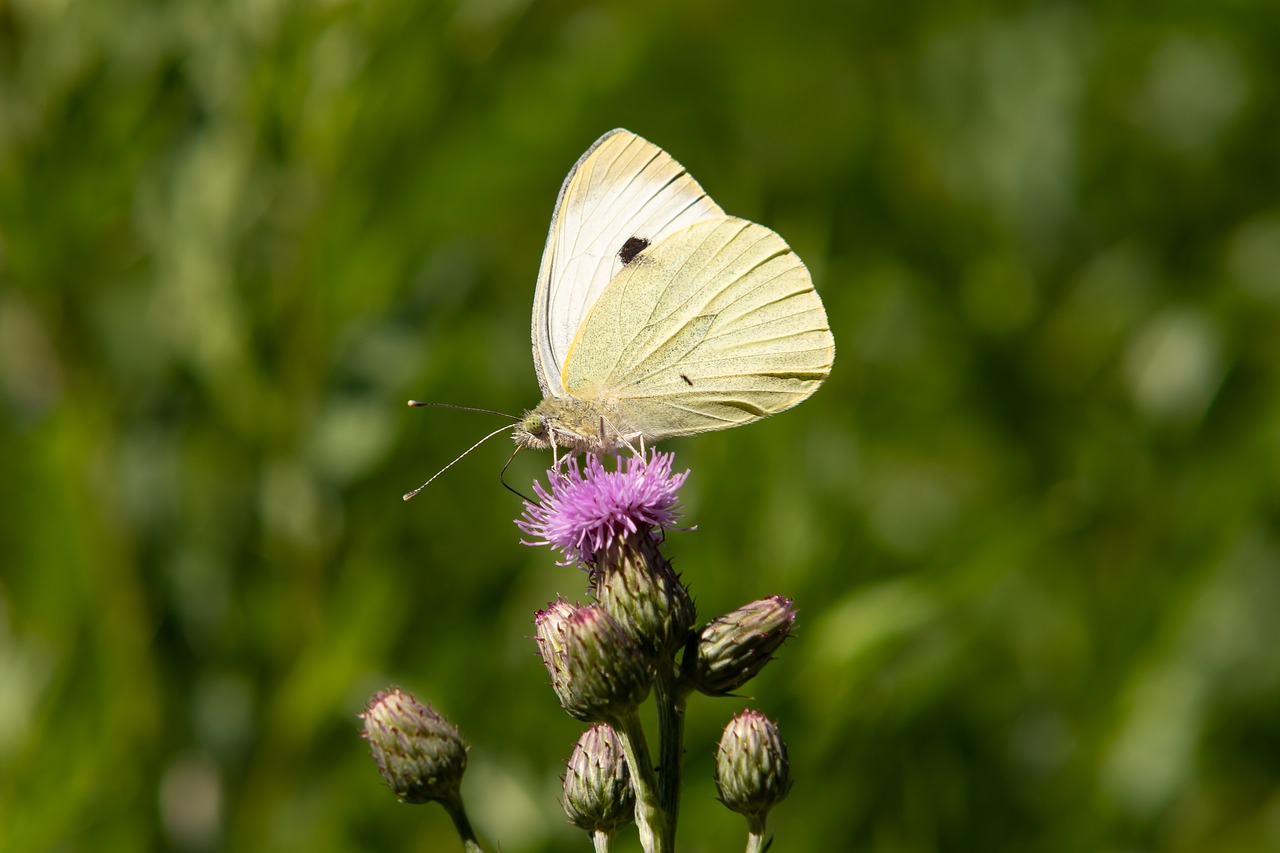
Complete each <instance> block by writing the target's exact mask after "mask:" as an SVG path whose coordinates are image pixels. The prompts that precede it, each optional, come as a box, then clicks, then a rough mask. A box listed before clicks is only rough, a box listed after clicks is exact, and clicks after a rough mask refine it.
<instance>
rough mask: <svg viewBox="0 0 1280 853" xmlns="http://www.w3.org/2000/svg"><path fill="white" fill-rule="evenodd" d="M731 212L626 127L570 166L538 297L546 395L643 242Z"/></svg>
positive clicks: (538, 363) (536, 342)
mask: <svg viewBox="0 0 1280 853" xmlns="http://www.w3.org/2000/svg"><path fill="white" fill-rule="evenodd" d="M723 215H724V212H723V211H722V210H721V209H720V208H719V207H718V206H717V205H716V203H715V202H713V201H712V200H711V199H710V198H708V197H707V194H706V193H704V192H703V191H702V187H700V186H698V182H697V181H695V180H694V179H693V178H692V177H690V176H689V173H688V172H686V171H685V170H684V167H683V166H681V165H680V164H679V163H677V162H676V161H675V160H673V159H672V158H671V157H670V155H668V154H667V153H666V152H665V151H663V150H662V149H661V148H659V147H657V146H656V145H654V144H652V143H650V142H647V141H646V140H644V139H641V138H640V137H639V136H636V135H635V134H634V133H631V132H630V131H626V130H621V129H619V130H611V131H609V132H608V133H606V134H605V135H604V136H602V137H600V138H599V139H597V140H596V142H595V144H593V145H592V146H591V148H589V149H588V150H587V152H586V153H585V154H583V155H582V157H581V158H579V160H578V162H577V163H576V164H574V167H573V169H571V170H570V172H569V175H568V177H566V178H565V181H564V184H563V185H562V186H561V187H560V195H559V197H558V198H557V199H556V208H555V213H554V214H553V215H552V218H551V231H550V233H549V234H548V235H547V245H546V248H545V249H544V250H543V253H542V265H541V267H540V268H539V270H538V287H537V290H536V291H535V292H534V297H533V360H534V366H535V367H536V368H537V373H538V384H539V385H540V386H541V387H542V393H543V395H544V396H545V397H563V396H565V394H566V389H565V388H564V385H563V383H562V380H561V373H562V368H563V365H564V363H565V358H566V357H567V355H568V352H569V347H570V345H571V344H572V342H573V339H574V336H575V335H576V334H577V333H578V329H579V327H580V326H581V325H582V322H583V319H584V318H585V317H586V315H587V312H589V311H590V310H591V306H592V305H593V304H594V303H595V301H596V299H597V297H599V295H600V293H601V292H602V291H604V289H605V288H606V287H607V286H608V284H609V282H610V281H612V280H613V278H614V277H615V276H616V275H617V274H618V273H619V272H620V271H621V270H622V269H623V268H624V267H625V266H626V262H625V261H624V259H626V260H630V259H631V257H632V256H633V255H634V254H635V253H636V252H638V251H640V250H641V248H643V247H646V246H649V245H653V244H656V243H658V242H659V241H661V240H662V239H663V238H665V237H667V236H668V235H670V234H672V233H675V232H677V231H680V230H681V229H684V228H686V227H688V226H690V225H692V224H694V223H695V222H699V221H702V220H705V219H708V218H718V217H721V216H723Z"/></svg>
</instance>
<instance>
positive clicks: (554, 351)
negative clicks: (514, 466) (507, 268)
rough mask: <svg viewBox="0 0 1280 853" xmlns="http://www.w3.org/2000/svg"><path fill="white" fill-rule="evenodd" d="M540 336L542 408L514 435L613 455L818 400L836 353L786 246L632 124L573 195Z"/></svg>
mask: <svg viewBox="0 0 1280 853" xmlns="http://www.w3.org/2000/svg"><path fill="white" fill-rule="evenodd" d="M532 331H533V361H534V366H535V368H536V370H537V374H538V384H539V386H541V388H542V395H543V400H542V402H541V403H540V404H539V405H538V406H537V407H536V408H534V409H532V410H531V411H529V412H526V413H525V415H524V417H523V418H522V419H521V420H520V422H519V423H518V424H517V425H516V427H515V431H514V433H513V438H514V439H515V442H516V444H517V445H519V446H520V447H530V448H538V449H545V448H553V449H554V448H556V447H564V448H568V449H570V450H571V451H586V452H592V453H602V452H612V451H615V450H618V449H619V448H621V447H630V448H633V449H634V448H635V446H636V444H637V443H638V444H639V445H640V446H641V448H643V446H644V445H645V444H646V443H648V444H652V443H655V442H658V441H661V440H663V439H666V438H672V437H674V436H681V435H692V434H695V433H701V432H709V431H711V430H718V429H728V428H729V427H734V426H739V425H741V424H746V423H751V422H752V421H756V420H759V419H760V418H763V417H766V416H768V415H772V414H775V413H777V412H781V411H784V410H786V409H789V408H791V407H792V406H794V405H796V404H797V403H799V402H800V401H802V400H804V399H806V398H807V397H808V396H809V395H810V394H812V393H813V392H814V391H816V390H817V389H818V386H819V385H821V384H822V382H823V380H825V379H826V378H827V375H828V374H829V373H830V372H831V364H832V361H833V359H834V358H835V341H834V339H833V338H832V336H831V330H830V328H829V327H828V324H827V315H826V311H825V310H824V309H823V307H822V300H821V299H819V298H818V294H817V292H816V291H815V290H814V289H813V281H812V279H811V278H810V276H809V271H808V269H806V268H805V265H804V264H803V263H802V262H801V260H800V259H799V258H798V257H796V255H795V253H794V252H792V251H791V249H790V247H788V246H787V244H786V243H785V242H783V240H782V238H781V237H779V236H778V235H777V234H775V233H774V232H773V231H770V230H769V229H768V228H765V227H764V226H763V225H757V224H756V223H754V222H749V221H747V220H745V219H739V218H737V217H734V216H728V215H726V214H725V212H724V211H723V210H721V209H720V206H719V205H717V204H716V203H715V202H714V201H712V200H711V199H710V198H709V197H708V196H707V194H706V193H705V192H703V189H702V187H700V186H699V185H698V182H697V181H695V180H694V179H693V178H692V177H691V176H690V175H689V173H688V172H686V171H685V169H684V167H683V166H681V165H680V164H679V163H677V162H676V161H675V160H674V159H672V157H671V156H670V155H669V154H667V153H666V152H665V151H663V150H662V149H661V148H659V147H657V146H656V145H654V144H652V143H650V142H648V141H646V140H644V139H642V138H640V137H639V136H636V135H635V134H634V133H631V132H630V131H627V130H622V129H617V130H611V131H609V132H608V133H606V134H605V135H604V136H601V137H600V138H599V139H597V140H596V142H595V144H593V145H592V146H591V147H590V148H589V149H587V152H586V153H585V154H583V155H582V157H581V158H579V160H578V162H577V163H575V164H574V166H573V168H572V169H571V170H570V172H569V175H568V177H566V178H565V181H564V184H563V185H562V186H561V187H560V195H559V197H558V198H557V199H556V206H555V212H554V213H553V214H552V217H551V230H550V233H549V234H548V235H547V245H546V248H545V249H544V250H543V254H542V264H541V266H540V268H539V270H538V284H537V289H536V290H535V291H534V297H533V330H532Z"/></svg>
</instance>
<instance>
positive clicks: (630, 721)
mask: <svg viewBox="0 0 1280 853" xmlns="http://www.w3.org/2000/svg"><path fill="white" fill-rule="evenodd" d="M613 728H614V730H615V731H616V732H617V733H618V740H620V741H622V752H623V754H624V755H625V756H626V757H627V765H628V767H629V768H630V770H631V784H632V786H633V787H634V788H635V790H636V827H637V828H638V829H639V830H640V844H641V846H643V847H644V849H645V853H671V847H670V846H668V844H667V830H666V823H667V821H666V814H665V812H663V810H662V803H661V801H660V800H659V798H658V786H657V782H656V779H657V777H656V776H655V775H654V772H653V760H652V759H650V758H649V744H648V743H646V742H645V738H644V728H643V727H642V726H641V725H640V715H639V714H638V713H637V712H636V711H635V710H634V709H633V710H631V711H628V712H627V714H626V715H625V716H624V717H622V719H620V720H618V721H617V722H616V723H615V724H614V726H613Z"/></svg>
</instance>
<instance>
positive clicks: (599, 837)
mask: <svg viewBox="0 0 1280 853" xmlns="http://www.w3.org/2000/svg"><path fill="white" fill-rule="evenodd" d="M591 843H592V844H594V845H595V848H596V853H613V834H612V833H609V832H605V831H604V830H602V829H597V830H596V831H595V832H593V833H591Z"/></svg>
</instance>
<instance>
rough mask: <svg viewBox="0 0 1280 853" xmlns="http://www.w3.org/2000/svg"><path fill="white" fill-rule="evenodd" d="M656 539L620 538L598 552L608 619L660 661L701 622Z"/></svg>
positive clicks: (599, 585) (596, 577)
mask: <svg viewBox="0 0 1280 853" xmlns="http://www.w3.org/2000/svg"><path fill="white" fill-rule="evenodd" d="M658 544H659V540H658V539H656V538H655V537H653V536H633V537H631V538H629V539H624V540H619V541H617V542H615V543H614V544H613V545H612V546H610V547H609V548H607V549H605V550H604V551H602V552H600V553H599V554H597V563H596V566H595V567H594V568H593V569H592V573H591V575H592V580H593V582H594V583H595V594H596V598H597V599H598V600H599V602H600V604H601V606H603V607H604V609H605V610H607V611H609V615H610V616H612V617H613V618H615V619H617V620H618V621H619V622H621V623H622V626H623V627H624V628H626V629H627V632H628V633H630V634H631V635H632V636H634V637H635V638H636V639H637V640H639V642H640V645H641V647H642V648H643V649H644V650H645V652H646V654H648V655H650V656H651V659H653V660H654V661H655V662H656V661H659V660H670V659H671V657H672V656H673V655H674V654H675V653H676V651H677V650H678V649H680V648H681V647H682V646H684V644H685V643H686V642H687V641H688V639H689V635H690V634H691V633H692V632H693V625H694V623H695V622H696V621H697V618H698V611H697V609H696V608H695V607H694V604H693V599H692V598H691V597H690V596H689V591H688V590H687V589H685V587H684V585H683V584H682V583H680V576H679V575H677V574H676V573H675V570H674V569H672V568H671V563H669V562H668V561H667V560H666V558H664V557H663V556H662V554H661V552H659V550H658Z"/></svg>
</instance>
